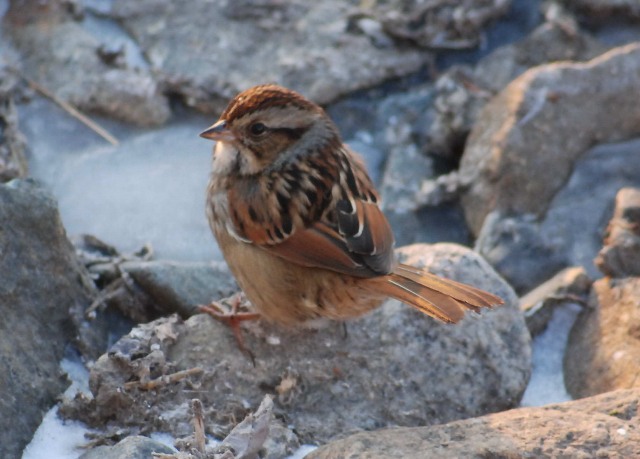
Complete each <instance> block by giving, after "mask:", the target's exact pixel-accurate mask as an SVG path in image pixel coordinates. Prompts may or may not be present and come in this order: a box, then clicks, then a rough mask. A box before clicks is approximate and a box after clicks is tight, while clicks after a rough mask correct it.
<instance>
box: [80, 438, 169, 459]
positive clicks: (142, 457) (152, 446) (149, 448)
mask: <svg viewBox="0 0 640 459" xmlns="http://www.w3.org/2000/svg"><path fill="white" fill-rule="evenodd" d="M173 452H175V450H174V449H172V448H169V447H168V446H167V445H163V444H162V443H160V442H157V441H155V440H151V439H150V438H147V437H141V436H134V437H127V438H125V439H124V440H121V441H120V442H119V443H118V444H116V445H114V446H97V447H95V448H92V449H90V450H89V451H87V452H86V453H84V454H83V455H82V456H80V459H149V458H151V457H153V456H152V455H153V453H163V454H171V453H173Z"/></svg>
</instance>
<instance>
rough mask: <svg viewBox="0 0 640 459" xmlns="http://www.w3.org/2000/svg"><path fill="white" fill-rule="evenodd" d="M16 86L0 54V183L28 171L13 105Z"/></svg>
mask: <svg viewBox="0 0 640 459" xmlns="http://www.w3.org/2000/svg"><path fill="white" fill-rule="evenodd" d="M17 86H18V79H17V77H16V75H15V73H14V72H12V71H11V69H10V68H9V65H8V64H7V63H6V62H5V58H4V56H3V55H2V54H0V183H2V182H8V181H9V180H12V179H14V178H20V177H25V176H26V175H27V171H28V164H27V158H26V155H25V150H26V141H25V139H24V136H23V135H22V133H21V132H20V130H19V129H18V114H17V113H16V109H15V106H14V103H13V98H14V95H15V93H16V92H17Z"/></svg>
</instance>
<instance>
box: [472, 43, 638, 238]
mask: <svg viewBox="0 0 640 459" xmlns="http://www.w3.org/2000/svg"><path fill="white" fill-rule="evenodd" d="M638 72H640V45H638V44H634V45H628V46H623V47H619V48H615V49H614V50H612V51H609V52H607V53H605V54H603V55H602V56H599V57H598V58H596V59H593V60H591V61H589V62H587V63H555V64H549V65H545V66H541V67H538V68H535V69H532V70H530V71H528V72H526V73H525V74H523V75H522V76H520V77H519V78H517V79H516V80H514V81H513V82H512V83H511V84H509V86H507V87H506V88H505V89H504V90H503V91H502V92H501V93H500V94H499V95H498V96H496V97H495V98H494V99H492V101H491V102H489V104H487V106H486V107H485V108H484V110H483V112H482V114H481V115H480V117H479V120H478V122H477V123H476V124H475V126H474V128H473V131H472V132H471V134H470V137H469V140H468V143H467V147H466V149H465V152H464V155H463V157H462V162H461V166H460V175H461V177H462V180H463V181H464V183H465V184H467V185H468V187H467V189H466V190H465V192H464V194H463V196H462V204H463V207H464V211H465V216H466V219H467V222H468V223H469V225H470V228H471V230H472V231H473V233H474V234H478V233H479V232H480V229H481V227H482V224H483V222H484V220H485V217H486V216H487V215H488V214H489V213H491V212H492V211H498V212H500V214H502V215H505V216H513V215H526V214H532V215H535V216H536V217H538V218H541V217H542V216H544V215H545V213H546V211H547V210H548V208H549V204H550V203H551V200H552V199H553V198H554V196H555V195H556V194H557V193H558V192H559V191H560V190H561V189H562V188H563V187H564V186H565V184H566V182H567V180H568V179H569V177H570V175H571V172H572V170H573V168H574V165H575V163H576V161H577V160H578V159H579V158H580V156H581V155H582V154H583V153H584V152H585V151H587V150H588V149H589V148H590V147H591V146H593V145H595V144H598V143H603V142H614V141H620V140H623V139H628V138H631V137H633V136H634V135H637V134H639V133H640V128H639V126H640V113H639V112H638V110H636V107H637V105H638V103H639V100H638V99H637V98H636V97H635V96H636V95H638V94H640V80H638V78H637V75H638ZM602 107H615V110H607V111H605V112H603V110H602ZM533 177H535V178H536V180H532V178H533ZM541 178H544V180H542V179H541Z"/></svg>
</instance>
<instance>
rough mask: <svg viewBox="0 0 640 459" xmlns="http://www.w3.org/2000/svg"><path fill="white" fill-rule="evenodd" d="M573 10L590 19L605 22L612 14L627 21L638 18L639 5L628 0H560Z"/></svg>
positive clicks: (639, 14)
mask: <svg viewBox="0 0 640 459" xmlns="http://www.w3.org/2000/svg"><path fill="white" fill-rule="evenodd" d="M562 3H563V4H564V5H566V6H567V7H568V8H570V9H571V10H573V11H576V12H577V13H579V14H581V15H584V16H587V17H588V18H589V20H591V21H597V22H606V21H607V20H611V17H612V16H617V17H618V18H624V19H626V20H628V21H633V22H635V21H638V20H639V19H640V5H638V3H636V2H634V1H629V0H562Z"/></svg>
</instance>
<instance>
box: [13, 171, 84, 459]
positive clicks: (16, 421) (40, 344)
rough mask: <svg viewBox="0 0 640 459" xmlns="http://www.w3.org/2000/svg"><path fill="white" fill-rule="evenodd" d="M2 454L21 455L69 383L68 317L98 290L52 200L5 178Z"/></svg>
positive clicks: (29, 183)
mask: <svg viewBox="0 0 640 459" xmlns="http://www.w3.org/2000/svg"><path fill="white" fill-rule="evenodd" d="M0 254H2V255H1V256H0V278H1V279H2V282H0V316H2V320H1V321H0V361H1V362H2V368H4V369H5V371H3V372H1V374H0V388H2V393H3V396H2V397H1V399H0V412H2V416H1V419H0V457H19V455H20V454H21V452H22V450H23V448H24V447H25V445H26V444H27V443H28V442H29V441H30V439H31V437H32V435H33V433H34V432H35V430H36V429H37V427H38V425H39V424H40V422H41V420H42V416H43V413H44V412H46V411H47V410H48V409H49V408H50V407H51V406H52V405H53V404H54V402H55V400H56V397H58V396H59V395H60V393H61V392H62V391H63V390H64V389H65V387H66V386H67V382H66V381H65V378H63V377H62V374H61V371H60V367H59V363H60V360H61V359H62V356H63V353H64V348H65V346H66V345H67V344H68V343H69V342H70V341H72V339H73V338H74V337H75V335H76V334H77V330H74V327H73V324H72V321H71V319H70V316H69V310H70V309H73V308H80V309H82V308H85V307H86V306H88V304H89V303H90V302H91V298H92V295H94V290H93V287H92V283H91V280H90V279H89V278H88V276H87V273H86V271H85V270H84V268H83V267H82V266H81V265H80V264H79V263H78V262H77V260H76V258H75V255H74V252H73V248H72V247H71V244H70V243H69V241H68V240H67V238H66V235H65V231H64V228H63V227H62V223H61V222H60V216H59V214H58V211H57V207H56V203H55V201H54V199H53V198H52V197H51V195H49V193H48V192H46V191H45V190H44V189H43V188H42V187H40V186H39V185H37V184H36V183H35V182H33V181H30V180H12V181H11V182H9V183H7V184H4V185H0Z"/></svg>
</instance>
